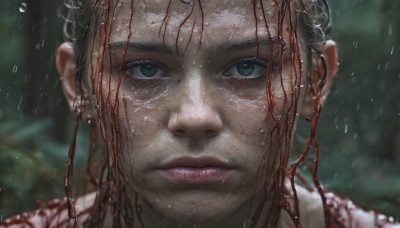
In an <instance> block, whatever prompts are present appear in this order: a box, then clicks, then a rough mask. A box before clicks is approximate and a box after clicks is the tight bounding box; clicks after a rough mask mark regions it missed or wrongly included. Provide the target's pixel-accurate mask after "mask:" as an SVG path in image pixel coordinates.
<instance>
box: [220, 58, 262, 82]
mask: <svg viewBox="0 0 400 228" xmlns="http://www.w3.org/2000/svg"><path fill="white" fill-rule="evenodd" d="M267 69H268V62H267V61H264V60H259V59H244V60H241V61H240V62H239V63H236V64H235V65H233V66H231V67H230V68H228V70H226V71H225V73H224V76H231V77H237V78H256V77H259V76H261V75H265V74H266V73H267Z"/></svg>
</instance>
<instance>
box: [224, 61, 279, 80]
mask: <svg viewBox="0 0 400 228" xmlns="http://www.w3.org/2000/svg"><path fill="white" fill-rule="evenodd" d="M243 63H251V64H254V65H259V66H262V67H263V68H265V70H263V73H261V74H259V75H255V76H250V77H249V76H238V75H232V74H227V72H228V71H229V70H230V69H232V68H233V67H237V66H239V64H243ZM270 64H271V63H270V62H269V61H267V60H264V59H260V58H257V57H248V58H242V59H240V60H238V61H235V62H233V63H230V64H229V65H228V67H227V68H226V70H224V73H223V74H222V77H229V78H238V79H255V78H258V77H260V76H263V75H265V74H267V73H268V68H269V67H270ZM271 67H272V69H271V72H274V71H275V70H276V69H277V66H275V65H273V64H272V65H271Z"/></svg>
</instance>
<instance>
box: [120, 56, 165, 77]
mask: <svg viewBox="0 0 400 228" xmlns="http://www.w3.org/2000/svg"><path fill="white" fill-rule="evenodd" d="M123 71H124V72H125V75H126V77H133V78H136V79H151V78H162V77H166V76H168V73H167V72H166V71H164V70H163V69H162V68H161V67H159V66H158V65H156V64H154V63H152V62H149V61H143V60H141V61H134V62H129V63H127V64H125V66H124V68H123Z"/></svg>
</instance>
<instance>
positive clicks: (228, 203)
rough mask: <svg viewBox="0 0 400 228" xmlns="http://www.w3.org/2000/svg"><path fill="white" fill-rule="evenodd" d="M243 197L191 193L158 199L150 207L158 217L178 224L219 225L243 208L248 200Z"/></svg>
mask: <svg viewBox="0 0 400 228" xmlns="http://www.w3.org/2000/svg"><path fill="white" fill-rule="evenodd" d="M243 195H244V194H243ZM243 195H241V196H236V197H234V196H230V197H229V196H228V197H227V196H226V195H220V194H213V193H207V192H196V193H193V192H192V193H189V194H182V195H180V196H177V197H173V196H172V197H166V199H165V200H162V199H160V200H159V202H158V203H156V204H153V205H152V207H153V209H154V210H155V211H156V213H158V214H159V215H163V217H165V218H167V219H168V220H171V221H173V222H176V223H179V224H187V225H193V224H198V225H201V224H208V223H219V222H223V221H224V220H225V219H227V218H229V217H230V216H232V215H234V214H235V213H236V212H237V211H239V209H240V208H243V207H244V204H245V203H246V202H247V201H248V199H246V198H245V197H243Z"/></svg>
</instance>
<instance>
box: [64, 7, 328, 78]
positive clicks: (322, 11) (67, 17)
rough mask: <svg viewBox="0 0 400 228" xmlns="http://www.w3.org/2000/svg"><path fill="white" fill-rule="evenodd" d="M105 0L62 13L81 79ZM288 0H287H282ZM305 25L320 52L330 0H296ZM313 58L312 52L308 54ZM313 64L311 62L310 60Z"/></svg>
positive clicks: (307, 40) (307, 38) (310, 45)
mask: <svg viewBox="0 0 400 228" xmlns="http://www.w3.org/2000/svg"><path fill="white" fill-rule="evenodd" d="M102 2H104V0H65V2H64V4H63V5H62V7H61V8H60V11H59V15H60V17H62V18H63V19H64V28H63V34H64V40H65V41H68V42H71V43H72V44H73V47H74V51H75V64H76V67H77V70H78V71H77V78H78V79H79V80H81V79H82V76H83V74H84V72H85V65H86V63H87V56H88V47H89V46H90V45H89V41H90V38H91V33H90V32H91V31H94V29H96V28H98V25H99V20H98V19H99V17H100V12H99V11H100V10H99V8H101V7H102V6H101V3H102ZM283 2H287V0H283ZM291 2H294V4H295V5H297V6H299V7H298V8H297V9H296V10H297V14H298V17H299V20H300V23H301V25H302V27H301V29H302V33H303V36H302V38H301V39H300V40H301V41H302V42H303V43H304V44H305V45H306V46H307V50H308V51H309V54H311V53H312V52H316V53H320V52H321V47H322V44H323V42H324V41H325V38H326V34H327V33H328V32H329V30H330V28H331V13H330V8H329V5H328V3H327V0H294V1H291ZM309 56H310V57H311V55H309ZM309 63H312V61H309Z"/></svg>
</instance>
